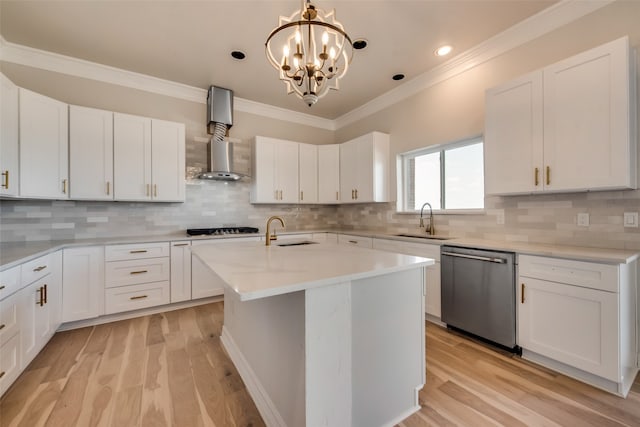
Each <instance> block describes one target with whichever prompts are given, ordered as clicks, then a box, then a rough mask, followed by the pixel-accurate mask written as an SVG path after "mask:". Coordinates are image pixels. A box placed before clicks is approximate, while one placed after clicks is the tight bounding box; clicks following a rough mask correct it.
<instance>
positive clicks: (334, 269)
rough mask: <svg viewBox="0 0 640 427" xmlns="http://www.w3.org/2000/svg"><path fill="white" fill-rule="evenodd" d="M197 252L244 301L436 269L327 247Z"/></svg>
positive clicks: (251, 246) (237, 246) (425, 262)
mask: <svg viewBox="0 0 640 427" xmlns="http://www.w3.org/2000/svg"><path fill="white" fill-rule="evenodd" d="M287 243H291V242H287ZM192 252H193V254H195V255H196V256H197V257H198V258H200V259H201V260H202V261H203V262H204V263H205V264H206V265H207V266H208V267H209V268H210V269H211V270H212V271H213V272H214V273H215V274H216V275H217V276H218V277H219V278H220V279H221V280H223V281H224V282H225V283H226V284H227V285H228V286H229V287H230V288H231V289H233V290H234V291H235V292H236V293H237V294H238V295H239V296H240V300H242V301H248V300H253V299H259V298H265V297H270V296H275V295H282V294H286V293H290V292H296V291H302V290H306V289H311V288H317V287H322V286H328V285H333V284H337V283H342V282H345V281H351V280H357V279H364V278H368V277H373V276H379V275H382V274H388V273H394V272H398V271H404V270H409V269H412V268H416V267H426V266H429V265H433V264H434V260H432V259H429V258H421V257H416V256H410V255H402V254H395V253H390V252H383V251H377V250H373V249H367V248H360V247H352V246H346V245H338V244H335V243H325V242H322V243H313V244H308V245H299V246H278V243H277V242H274V243H273V244H272V245H271V246H266V245H265V244H264V242H238V243H235V242H233V243H228V244H225V245H213V244H212V245H202V246H197V247H193V248H192Z"/></svg>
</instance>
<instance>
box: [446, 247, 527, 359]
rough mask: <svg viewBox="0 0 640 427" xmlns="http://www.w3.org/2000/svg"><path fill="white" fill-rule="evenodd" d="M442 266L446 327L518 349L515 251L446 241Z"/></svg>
mask: <svg viewBox="0 0 640 427" xmlns="http://www.w3.org/2000/svg"><path fill="white" fill-rule="evenodd" d="M440 268H441V272H442V273H441V274H442V277H441V282H442V283H441V286H442V321H443V322H444V323H446V324H447V327H451V328H454V329H458V330H461V331H463V332H467V333H470V334H472V335H475V336H476V337H479V338H482V339H484V340H488V341H490V342H492V343H495V344H498V345H500V346H502V347H503V348H506V349H508V350H510V351H513V352H517V353H519V352H520V349H519V347H518V346H517V345H516V287H515V254H514V253H512V252H497V251H487V250H482V249H470V248H463V247H457V246H448V245H444V246H442V248H441V252H440Z"/></svg>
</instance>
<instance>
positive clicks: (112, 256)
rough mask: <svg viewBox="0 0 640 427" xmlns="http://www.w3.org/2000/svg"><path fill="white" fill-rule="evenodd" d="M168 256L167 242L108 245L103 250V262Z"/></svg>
mask: <svg viewBox="0 0 640 427" xmlns="http://www.w3.org/2000/svg"><path fill="white" fill-rule="evenodd" d="M168 256H169V242H159V243H135V244H131V245H110V246H107V247H105V248H104V259H105V261H125V260H131V259H144V258H158V257H168Z"/></svg>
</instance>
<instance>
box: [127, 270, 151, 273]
mask: <svg viewBox="0 0 640 427" xmlns="http://www.w3.org/2000/svg"><path fill="white" fill-rule="evenodd" d="M148 272H149V271H147V270H140V271H132V272H131V273H129V274H143V273H148Z"/></svg>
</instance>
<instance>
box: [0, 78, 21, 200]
mask: <svg viewBox="0 0 640 427" xmlns="http://www.w3.org/2000/svg"><path fill="white" fill-rule="evenodd" d="M18 98H19V96H18V86H16V85H15V84H13V82H12V81H11V80H9V79H8V78H7V77H6V76H5V75H4V74H2V73H0V174H1V175H0V196H8V197H16V196H18V193H19V191H18V190H19V186H18V178H19V173H18V171H19V163H20V162H19V158H18V152H19V146H18V127H19V122H18Z"/></svg>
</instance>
